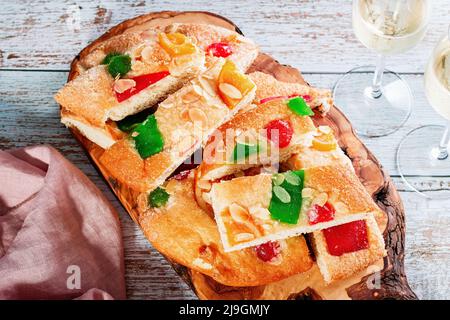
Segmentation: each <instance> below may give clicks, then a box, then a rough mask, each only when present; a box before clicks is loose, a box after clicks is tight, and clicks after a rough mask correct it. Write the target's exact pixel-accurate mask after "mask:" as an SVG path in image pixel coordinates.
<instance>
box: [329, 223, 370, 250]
mask: <svg viewBox="0 0 450 320" xmlns="http://www.w3.org/2000/svg"><path fill="white" fill-rule="evenodd" d="M323 235H324V236H325V241H326V243H327V247H328V252H329V253H330V254H331V255H332V256H341V255H343V254H344V253H349V252H355V251H359V250H362V249H367V248H369V239H368V237H367V225H366V221H364V220H358V221H353V222H349V223H346V224H342V225H339V226H335V227H331V228H328V229H325V230H323Z"/></svg>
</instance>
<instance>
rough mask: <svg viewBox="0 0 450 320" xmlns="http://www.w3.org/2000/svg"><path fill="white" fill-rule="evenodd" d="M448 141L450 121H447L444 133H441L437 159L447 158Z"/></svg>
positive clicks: (449, 138) (449, 137) (449, 139)
mask: <svg viewBox="0 0 450 320" xmlns="http://www.w3.org/2000/svg"><path fill="white" fill-rule="evenodd" d="M449 141H450V121H448V122H447V126H446V127H445V131H444V134H443V135H442V138H441V142H440V143H439V153H438V155H437V158H438V159H439V160H444V159H447V158H448V149H447V146H448V143H449Z"/></svg>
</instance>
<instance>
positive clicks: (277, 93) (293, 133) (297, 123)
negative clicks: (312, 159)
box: [200, 72, 337, 180]
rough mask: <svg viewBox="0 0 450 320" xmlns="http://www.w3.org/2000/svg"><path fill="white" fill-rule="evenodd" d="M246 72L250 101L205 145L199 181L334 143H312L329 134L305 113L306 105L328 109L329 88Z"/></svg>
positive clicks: (217, 177) (286, 158)
mask: <svg viewBox="0 0 450 320" xmlns="http://www.w3.org/2000/svg"><path fill="white" fill-rule="evenodd" d="M249 76H250V78H251V79H253V80H254V81H256V82H255V84H256V87H257V90H256V97H257V98H255V104H254V105H253V108H251V109H250V110H244V111H241V112H240V113H239V114H238V115H237V116H236V117H235V118H233V119H232V120H231V121H229V122H227V123H225V124H224V125H222V126H221V127H220V128H219V129H218V130H217V131H216V132H215V134H214V135H213V137H212V139H211V140H210V141H209V143H208V144H207V145H206V147H205V148H204V152H203V163H202V164H201V166H200V172H201V179H202V180H216V179H220V178H222V177H224V176H227V175H230V174H234V173H236V172H237V171H240V170H245V169H247V168H250V167H254V166H258V165H268V164H273V165H278V163H279V162H284V161H286V160H288V159H289V158H290V157H291V156H292V155H294V154H296V153H300V152H302V150H303V149H308V148H316V147H318V148H321V149H323V150H325V149H327V150H331V149H333V150H334V149H336V147H337V143H335V141H332V142H333V143H329V144H328V145H324V143H322V144H321V145H319V143H317V141H320V139H322V140H323V139H328V138H327V137H328V136H329V135H331V136H332V133H331V130H330V128H328V127H327V128H328V130H329V132H328V133H327V134H324V133H323V132H322V131H325V129H326V128H325V127H324V128H320V129H321V130H319V131H318V130H316V128H315V126H314V124H313V122H312V120H311V119H310V117H309V116H311V115H312V114H313V113H312V111H311V109H316V110H318V109H320V110H324V109H325V108H328V107H325V106H327V105H329V104H330V103H331V94H330V92H329V91H327V90H322V89H314V88H312V87H310V86H306V85H301V84H298V83H286V82H281V81H278V80H276V79H275V78H274V77H272V76H270V75H267V74H264V73H261V72H255V73H251V74H250V75H249ZM261 97H265V98H261ZM296 97H299V98H296ZM295 100H297V101H295ZM294 102H297V103H296V104H295V103H294ZM332 139H334V137H332ZM239 150H243V151H244V152H242V153H243V156H242V157H236V153H237V151H239ZM246 150H247V154H246V153H245V151H246Z"/></svg>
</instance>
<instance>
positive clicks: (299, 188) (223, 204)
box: [209, 165, 380, 252]
mask: <svg viewBox="0 0 450 320" xmlns="http://www.w3.org/2000/svg"><path fill="white" fill-rule="evenodd" d="M209 196H210V199H211V205H212V208H213V210H214V215H215V219H216V221H217V225H218V227H219V230H220V234H221V238H222V242H223V245H224V248H225V251H227V252H228V251H234V250H239V249H242V248H246V247H249V246H255V245H259V244H261V243H265V242H267V241H275V240H280V239H286V238H289V237H292V236H296V235H299V234H303V233H311V232H314V231H317V230H321V229H324V228H329V227H332V226H336V225H340V224H344V223H347V222H351V221H355V220H361V219H365V218H367V217H368V216H369V215H371V214H373V213H374V212H377V211H379V210H380V209H379V208H378V207H377V205H376V204H375V203H374V202H373V200H372V198H371V197H370V195H369V194H368V193H367V192H366V190H365V189H364V186H363V185H362V184H361V183H360V181H359V180H358V178H357V177H356V175H355V174H354V173H353V171H352V170H351V169H350V168H348V167H347V166H339V165H338V166H324V167H314V168H308V169H305V170H299V171H287V172H285V173H279V174H260V175H256V176H245V177H240V178H236V179H233V180H229V181H222V182H219V183H215V184H213V185H212V188H211V191H210V193H209Z"/></svg>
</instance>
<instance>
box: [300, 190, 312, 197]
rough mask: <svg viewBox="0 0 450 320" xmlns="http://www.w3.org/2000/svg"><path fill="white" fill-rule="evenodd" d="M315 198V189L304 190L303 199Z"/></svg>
mask: <svg viewBox="0 0 450 320" xmlns="http://www.w3.org/2000/svg"><path fill="white" fill-rule="evenodd" d="M313 196H314V189H311V188H303V189H302V198H312V197H313Z"/></svg>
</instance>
